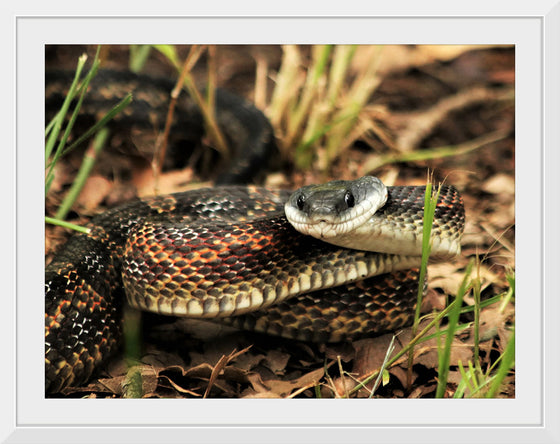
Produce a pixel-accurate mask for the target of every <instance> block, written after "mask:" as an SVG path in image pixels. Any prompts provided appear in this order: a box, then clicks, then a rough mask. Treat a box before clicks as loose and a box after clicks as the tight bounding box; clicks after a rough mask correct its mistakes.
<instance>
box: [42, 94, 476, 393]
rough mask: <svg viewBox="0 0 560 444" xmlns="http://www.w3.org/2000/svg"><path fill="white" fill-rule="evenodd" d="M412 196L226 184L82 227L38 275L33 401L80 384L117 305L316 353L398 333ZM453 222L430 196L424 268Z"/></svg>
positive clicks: (454, 199) (412, 241)
mask: <svg viewBox="0 0 560 444" xmlns="http://www.w3.org/2000/svg"><path fill="white" fill-rule="evenodd" d="M242 108H243V109H245V110H251V108H250V107H248V106H247V105H245V104H243V105H242ZM228 112H229V111H228ZM266 132H267V133H268V129H267V130H266ZM247 140H251V141H250V144H252V143H254V140H253V139H252V138H245V141H247ZM259 140H260V143H264V144H265V145H268V144H269V141H267V140H265V139H263V138H262V137H260V138H259ZM243 149H246V148H240V150H239V152H243ZM240 163H243V162H238V165H239V164H240ZM235 176H236V177H239V176H240V174H238V173H237V172H236V173H235ZM425 193H426V187H425V186H385V185H384V184H383V183H382V182H381V181H380V180H379V179H378V178H375V177H372V176H364V177H362V178H359V179H356V180H350V181H342V180H336V181H331V182H329V183H326V184H319V185H310V186H304V187H302V188H300V189H298V190H296V191H295V192H291V191H287V190H272V189H268V188H263V187H258V186H252V185H237V184H227V185H217V186H214V187H207V188H201V189H195V190H190V191H185V192H181V193H175V194H171V195H161V196H154V197H149V198H143V199H139V200H135V201H132V202H129V203H126V204H124V205H121V206H118V207H116V208H113V209H109V210H107V211H106V212H104V213H101V214H100V215H98V216H95V217H93V218H92V219H91V220H90V222H89V223H88V224H87V225H86V227H87V228H89V233H88V234H84V233H76V234H74V235H73V236H72V237H70V239H69V240H68V241H67V242H66V243H65V244H64V246H63V248H62V249H61V250H60V251H58V252H57V253H56V255H55V256H54V258H53V260H52V262H51V263H49V264H48V265H47V266H46V269H45V391H46V393H47V394H52V393H59V392H61V391H63V390H64V389H65V388H66V387H71V386H79V385H80V384H84V383H86V382H87V381H88V380H89V379H90V378H91V376H92V375H93V373H94V372H95V371H96V369H98V368H99V367H100V366H101V364H102V363H103V362H105V361H106V360H107V359H108V358H109V357H110V356H112V355H114V354H115V353H116V351H117V350H118V349H119V344H120V340H121V336H122V333H121V330H122V311H123V306H124V304H128V305H129V306H131V307H133V308H137V309H140V310H144V311H150V312H155V313H159V314H162V315H171V316H181V317H187V318H203V319H209V320H214V321H215V320H219V321H223V322H227V323H229V324H230V325H234V326H236V327H239V328H246V329H250V330H254V331H258V332H262V333H267V334H274V335H280V336H283V337H286V338H291V339H296V340H303V341H315V342H337V341H347V340H352V339H355V338H357V337H361V336H367V335H375V334H380V333H384V332H388V331H394V330H396V329H399V328H401V327H403V326H406V325H408V324H410V322H411V321H412V319H413V316H414V311H415V304H416V290H417V287H418V271H417V267H419V266H420V262H421V256H422V236H423V212H424V210H423V209H424V200H425ZM464 219H465V213H464V206H463V202H462V198H461V196H460V193H459V192H458V190H457V189H456V188H455V187H453V186H451V185H449V186H441V187H440V189H439V196H438V199H437V204H436V208H435V214H434V222H433V227H432V247H431V258H432V259H433V260H438V261H439V260H449V259H451V258H453V257H454V256H456V255H457V254H458V253H459V252H460V240H461V235H462V232H463V229H464Z"/></svg>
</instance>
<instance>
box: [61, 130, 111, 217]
mask: <svg viewBox="0 0 560 444" xmlns="http://www.w3.org/2000/svg"><path fill="white" fill-rule="evenodd" d="M108 137H109V130H108V129H107V128H103V129H102V130H100V131H99V133H98V134H97V135H96V137H95V139H94V141H93V149H92V150H91V152H88V153H86V155H85V157H84V160H83V161H82V165H81V166H80V170H79V171H78V174H77V176H76V178H75V179H74V182H73V183H72V186H71V187H70V190H69V191H68V193H67V194H66V196H65V197H64V200H63V201H62V203H61V205H60V207H59V208H58V211H57V212H56V215H55V217H56V219H61V220H64V219H65V218H66V216H67V215H68V212H69V211H70V209H71V208H72V205H73V204H74V202H75V201H76V199H77V198H78V196H79V195H80V192H81V191H82V188H83V187H84V185H85V183H86V180H87V178H88V177H89V175H90V173H91V170H92V169H93V166H94V165H95V162H96V160H97V156H98V155H99V153H100V152H101V150H102V149H103V147H104V146H105V142H106V141H107V138H108Z"/></svg>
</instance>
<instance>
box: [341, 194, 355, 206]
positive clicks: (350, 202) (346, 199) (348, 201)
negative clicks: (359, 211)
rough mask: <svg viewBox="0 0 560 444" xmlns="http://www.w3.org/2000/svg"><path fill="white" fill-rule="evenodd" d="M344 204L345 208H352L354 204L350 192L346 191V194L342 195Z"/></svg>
mask: <svg viewBox="0 0 560 444" xmlns="http://www.w3.org/2000/svg"><path fill="white" fill-rule="evenodd" d="M344 203H346V206H347V207H348V208H352V207H353V206H354V205H355V204H356V201H355V200H354V195H353V194H352V191H350V190H348V191H346V194H345V195H344Z"/></svg>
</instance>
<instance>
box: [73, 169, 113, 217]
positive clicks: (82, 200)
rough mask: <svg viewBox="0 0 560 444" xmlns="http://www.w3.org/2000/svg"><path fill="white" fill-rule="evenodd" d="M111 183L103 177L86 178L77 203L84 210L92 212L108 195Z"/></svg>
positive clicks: (111, 186)
mask: <svg viewBox="0 0 560 444" xmlns="http://www.w3.org/2000/svg"><path fill="white" fill-rule="evenodd" d="M112 188H113V183H112V182H111V181H110V180H108V179H106V178H105V177H103V176H98V175H92V176H90V177H88V178H87V180H86V183H85V184H84V187H83V188H82V191H81V192H80V195H79V196H78V199H77V201H76V202H77V203H78V205H79V206H80V207H82V208H85V209H86V210H93V209H95V208H97V207H98V206H99V204H100V203H101V202H103V200H104V199H105V198H106V197H107V196H108V195H109V193H110V192H111V190H112Z"/></svg>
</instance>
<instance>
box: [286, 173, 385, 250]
mask: <svg viewBox="0 0 560 444" xmlns="http://www.w3.org/2000/svg"><path fill="white" fill-rule="evenodd" d="M386 201H387V188H386V187H385V185H384V184H383V182H381V180H379V179H378V178H377V177H373V176H364V177H362V178H360V179H357V180H335V181H332V182H328V183H326V184H321V185H308V186H305V187H302V188H300V189H298V190H297V191H295V192H294V193H293V194H292V195H291V196H290V198H289V200H288V202H287V203H286V205H285V207H284V210H285V212H286V217H287V218H288V220H289V221H290V223H291V224H292V225H293V226H294V228H295V229H296V230H297V231H299V232H300V233H303V234H308V235H311V236H313V237H316V238H318V239H330V238H333V237H338V236H341V235H344V234H347V233H349V232H351V231H353V230H355V229H356V228H357V227H359V226H361V225H362V224H364V223H365V222H366V221H367V220H369V219H370V218H371V217H372V216H373V215H374V214H375V212H376V211H377V210H378V209H379V208H381V207H382V206H383V205H384V204H385V202H386Z"/></svg>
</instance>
